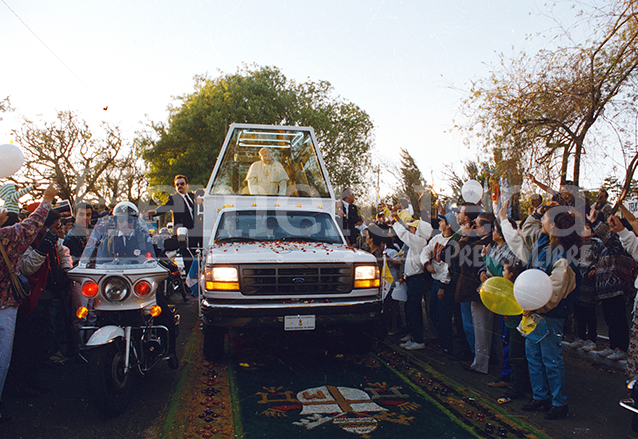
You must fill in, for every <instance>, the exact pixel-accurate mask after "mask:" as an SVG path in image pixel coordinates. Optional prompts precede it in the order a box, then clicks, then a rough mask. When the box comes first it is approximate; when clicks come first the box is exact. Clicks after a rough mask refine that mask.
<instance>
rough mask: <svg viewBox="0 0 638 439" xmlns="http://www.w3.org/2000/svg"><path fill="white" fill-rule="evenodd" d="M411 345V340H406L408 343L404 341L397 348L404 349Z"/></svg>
mask: <svg viewBox="0 0 638 439" xmlns="http://www.w3.org/2000/svg"><path fill="white" fill-rule="evenodd" d="M411 344H412V340H408V341H404V342H403V343H401V344H400V345H399V346H401V347H402V348H405V347H408V346H410V345H411Z"/></svg>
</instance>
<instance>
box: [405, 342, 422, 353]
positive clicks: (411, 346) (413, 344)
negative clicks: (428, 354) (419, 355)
mask: <svg viewBox="0 0 638 439" xmlns="http://www.w3.org/2000/svg"><path fill="white" fill-rule="evenodd" d="M405 349H407V350H408V351H416V350H418V349H425V343H417V342H415V341H412V342H410V344H409V345H407V346H405Z"/></svg>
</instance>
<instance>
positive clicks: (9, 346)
mask: <svg viewBox="0 0 638 439" xmlns="http://www.w3.org/2000/svg"><path fill="white" fill-rule="evenodd" d="M175 187H176V191H177V194H176V195H174V196H171V197H170V198H169V200H168V201H167V202H166V203H165V204H164V205H162V206H159V207H158V208H157V209H156V210H154V211H149V212H145V214H146V216H148V217H153V216H158V215H162V214H163V213H166V212H168V211H172V212H173V217H174V221H175V227H180V226H185V227H187V228H188V229H191V230H192V229H193V228H194V227H196V223H197V222H196V221H194V217H196V212H195V210H194V209H195V203H194V200H196V197H195V195H194V194H192V193H190V192H188V180H187V178H186V177H185V176H183V175H178V176H176V177H175ZM25 189H26V190H22V191H17V190H16V188H15V186H13V187H11V188H9V189H5V190H4V191H3V192H2V194H0V196H1V197H2V198H3V199H4V200H5V204H4V206H5V207H4V208H2V209H0V224H2V226H1V227H0V247H2V253H6V258H4V257H3V258H0V261H2V262H0V396H2V395H5V396H6V395H11V396H13V397H27V398H28V397H37V396H39V395H40V394H42V393H47V392H50V391H51V390H52V388H51V387H50V386H49V385H48V384H47V383H45V382H43V380H41V379H40V373H41V370H42V368H43V367H59V366H63V365H64V364H65V363H66V362H67V361H69V359H71V358H79V355H80V354H81V352H80V349H81V347H82V346H83V345H84V344H85V343H86V341H87V338H88V336H89V334H85V333H84V330H83V329H82V328H83V327H85V326H90V325H91V324H94V323H95V321H94V320H95V314H93V313H89V314H88V316H86V317H84V318H79V317H78V316H76V315H75V313H74V312H73V310H76V309H78V308H79V307H88V308H91V306H90V304H89V302H90V301H91V300H92V299H89V298H87V297H86V296H84V295H83V294H82V292H81V285H80V283H79V282H72V281H71V280H70V279H69V277H68V276H67V272H68V271H69V270H70V269H72V268H73V267H74V266H77V265H78V263H79V262H80V259H81V257H82V254H83V252H84V249H85V247H86V246H87V242H88V241H89V237H90V236H91V233H92V230H93V227H94V226H95V224H96V222H97V221H98V219H99V218H101V217H104V216H110V215H112V214H113V215H116V216H117V212H114V211H113V210H114V209H115V210H117V208H118V206H119V205H122V204H126V205H130V206H131V209H130V210H132V211H134V212H133V214H134V216H135V217H136V218H137V217H138V216H141V215H140V214H139V211H138V210H137V207H135V206H134V205H133V204H131V203H120V204H118V205H117V206H113V207H112V208H110V209H108V208H105V207H103V206H102V207H99V206H94V205H92V204H90V203H86V202H79V203H76V204H75V206H73V207H72V208H71V206H69V204H68V203H63V202H58V203H56V201H55V200H56V196H57V190H56V188H55V186H54V185H50V186H49V187H47V188H46V189H45V190H44V195H43V197H42V201H41V202H40V203H31V204H29V205H27V206H25V207H24V209H20V208H19V205H18V198H19V197H20V196H21V195H23V194H25V193H26V192H27V191H30V190H32V189H33V187H31V186H30V187H28V188H25ZM180 195H181V197H180ZM127 215H128V216H131V215H130V214H127ZM136 218H133V219H136ZM125 222H126V221H125ZM129 222H130V221H129ZM127 224H128V223H127ZM118 227H119V217H118ZM151 235H154V236H150V235H149V238H148V239H149V245H151V244H153V245H154V247H155V249H154V251H155V254H156V255H160V254H162V252H163V251H164V250H165V249H164V243H165V242H167V239H168V238H170V237H171V235H172V232H171V231H170V230H168V229H167V228H162V229H161V230H159V232H157V233H151ZM190 239H191V240H192V242H191V243H192V245H193V246H198V245H201V243H200V242H199V241H198V238H197V236H195V237H193V236H192V235H191V236H190ZM199 240H201V236H200V237H199ZM103 247H106V245H105V246H103ZM178 251H181V252H182V258H183V260H184V262H185V264H189V265H190V264H191V263H192V257H189V256H191V253H190V251H189V247H188V246H187V247H186V248H185V249H178ZM12 275H16V276H18V275H19V276H20V277H21V278H22V279H24V280H25V282H26V283H28V286H29V291H30V294H29V295H28V296H26V297H24V298H20V297H17V296H16V295H15V294H14V293H13V290H12V287H11V282H12V280H11V277H12ZM183 296H184V294H183ZM186 300H187V298H186V297H185V296H184V301H186ZM158 301H159V296H158ZM166 315H167V316H168V315H169V313H166ZM171 319H172V318H171ZM169 332H170V331H169ZM168 358H169V366H170V367H172V368H177V367H178V364H179V363H178V360H177V357H176V355H175V342H174V334H171V343H169V356H168ZM1 406H2V401H1V400H0V423H2V422H6V421H7V420H8V419H7V417H3V416H2V410H1Z"/></svg>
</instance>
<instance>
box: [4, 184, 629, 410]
mask: <svg viewBox="0 0 638 439" xmlns="http://www.w3.org/2000/svg"><path fill="white" fill-rule="evenodd" d="M530 179H531V181H532V182H536V180H535V179H534V178H533V176H530ZM174 182H175V189H176V194H174V195H173V196H171V197H170V198H169V200H168V201H167V202H166V203H165V204H164V205H162V206H159V207H158V208H157V209H155V210H152V211H148V212H146V214H147V215H148V216H155V215H160V214H163V213H166V212H168V211H172V212H173V218H174V220H175V222H176V223H175V227H178V226H180V225H182V226H186V227H187V228H188V229H190V230H192V231H194V232H195V233H193V235H191V236H192V241H191V242H189V247H192V248H195V247H198V246H201V234H197V233H196V231H197V227H198V221H197V204H198V198H197V196H196V195H195V194H193V193H191V192H189V190H188V179H187V178H186V177H185V176H183V175H178V176H176V177H175V179H174ZM539 186H540V187H541V189H543V190H545V191H546V192H547V193H548V194H549V196H550V197H551V199H548V200H547V202H543V198H542V197H541V196H539V195H533V196H532V197H530V205H531V207H530V211H529V215H527V217H526V218H524V219H522V220H520V221H514V220H512V219H511V218H509V216H510V215H509V214H510V212H511V209H510V208H509V205H508V202H503V203H499V204H495V205H494V206H490V207H491V208H490V209H489V210H491V211H492V212H488V211H486V209H485V208H484V206H481V205H477V204H474V203H469V202H465V203H462V204H461V205H459V206H458V207H452V208H446V207H445V206H443V205H438V206H437V208H436V215H434V216H432V215H431V214H430V209H429V208H424V206H421V203H419V206H417V210H416V212H415V209H414V207H413V206H412V205H411V203H410V202H409V200H407V199H399V200H396V202H395V203H393V204H392V205H389V204H388V205H386V204H380V205H379V210H378V213H377V215H376V217H375V218H374V220H373V221H369V222H366V221H364V220H363V218H362V217H361V215H360V213H359V210H358V208H357V206H356V204H355V195H354V192H353V191H352V190H351V189H346V190H345V191H343V193H342V196H341V200H340V201H339V202H338V203H337V206H336V215H337V219H338V221H339V223H340V226H341V228H342V231H343V233H344V236H345V237H346V239H347V242H348V244H349V245H351V246H353V247H358V248H360V249H363V250H366V251H369V252H370V253H372V254H373V255H375V256H376V258H377V260H378V262H379V267H380V269H381V270H382V271H384V272H385V271H389V275H390V276H389V277H391V279H393V281H392V283H391V285H390V286H389V288H385V289H384V310H385V313H384V315H385V316H386V322H385V324H386V325H387V329H388V332H389V335H391V336H397V337H399V338H400V339H401V344H400V346H401V348H403V349H406V350H410V351H418V350H421V349H425V347H426V344H427V343H429V341H428V340H426V339H425V331H424V318H427V319H428V320H429V322H430V326H431V327H432V328H433V330H434V333H435V334H436V339H435V342H436V345H437V348H438V349H440V350H441V352H442V353H443V354H445V355H448V356H450V357H453V358H455V359H457V360H460V361H463V367H464V368H465V369H466V370H467V371H468V372H469V373H476V374H487V373H488V369H489V368H490V366H492V367H498V371H499V378H498V379H497V380H495V381H493V382H491V383H490V385H491V386H493V387H499V388H503V389H504V391H505V393H504V395H503V397H504V398H507V399H523V398H526V397H528V396H531V399H530V400H529V402H528V403H527V404H525V405H524V406H522V410H526V411H538V410H546V411H547V413H546V415H545V417H546V418H547V419H560V418H563V417H565V416H566V415H567V413H568V404H567V392H566V384H565V364H564V361H563V356H562V355H563V354H562V343H564V342H566V343H569V345H570V346H571V347H573V348H575V349H582V350H586V351H593V352H595V353H596V354H597V355H600V356H601V357H603V356H604V357H606V358H608V359H609V360H612V361H621V360H627V372H628V374H629V375H630V376H632V377H633V376H635V375H637V374H638V324H636V322H635V321H634V322H633V324H632V325H630V324H629V321H628V318H627V305H628V304H629V303H632V301H633V299H634V297H635V292H636V286H638V279H637V278H636V260H638V237H637V236H636V234H635V233H634V232H633V231H634V230H638V221H636V219H635V218H634V217H633V215H631V213H630V212H629V211H628V210H627V209H626V208H624V207H623V206H621V213H622V218H621V217H619V216H616V215H615V214H613V213H612V208H611V206H610V205H609V204H608V202H607V198H608V194H607V192H606V191H605V190H604V189H602V190H601V191H600V192H599V194H598V197H597V199H596V202H595V203H594V204H593V205H591V206H585V204H584V199H583V198H582V196H581V194H580V192H579V191H578V190H574V187H573V186H570V185H567V184H564V185H563V186H561V189H560V190H558V191H552V190H551V188H549V187H547V186H543V185H539ZM55 197H56V190H55V187H54V186H49V187H48V188H47V189H46V190H45V191H44V195H43V198H42V201H41V202H40V203H36V204H32V205H30V206H29V211H28V212H23V215H22V217H24V218H23V219H21V218H20V215H17V214H13V213H15V212H12V214H10V212H9V211H7V210H6V209H5V210H3V211H1V212H0V223H2V227H1V228H0V244H1V245H2V246H3V247H4V249H5V250H6V254H7V257H6V258H4V260H3V262H1V263H0V335H1V336H0V395H2V393H3V392H6V394H12V395H15V396H25V397H33V396H37V395H39V394H41V393H44V392H48V391H50V390H51V388H50V387H49V386H48V385H47V384H46V383H43V382H42V381H40V379H39V370H40V369H41V368H42V367H43V366H47V365H48V366H58V365H64V363H65V362H66V361H68V359H69V358H71V357H74V356H77V354H78V347H79V346H81V345H82V342H83V341H85V340H83V337H84V336H85V334H83V333H82V330H81V327H82V326H83V325H84V324H85V323H87V322H88V321H83V320H81V319H79V318H78V317H76V316H75V315H73V314H72V313H70V310H72V309H76V308H78V307H80V306H87V301H89V300H90V299H88V298H86V297H85V296H83V295H82V294H81V291H80V290H79V285H78V283H74V282H71V281H70V280H69V279H68V277H67V276H66V271H68V270H69V269H71V268H72V267H74V266H76V265H77V264H78V262H79V260H80V258H81V255H82V253H83V251H84V248H85V246H86V245H87V241H88V239H89V236H90V234H91V230H92V226H93V225H94V224H95V221H96V220H97V218H98V217H100V216H102V215H108V214H109V211H108V210H103V209H96V208H95V207H94V206H92V205H91V204H88V203H83V202H80V203H77V204H76V205H75V206H73V208H72V209H70V208H69V206H66V209H63V208H61V207H62V206H60V207H58V208H52V204H53V202H54V199H55ZM8 206H9V207H11V208H12V209H15V208H14V207H12V205H11V204H9V205H8ZM65 210H68V212H66V211H65ZM137 213H138V214H139V212H137ZM419 217H420V218H419ZM200 227H201V224H200ZM168 237H170V232H169V231H168V230H167V229H161V230H160V231H159V233H158V234H157V235H156V236H155V237H154V238H153V243H154V244H155V245H156V247H158V248H159V249H160V250H161V247H162V242H163V241H164V240H165V239H167V238H168ZM3 251H4V250H3ZM183 256H186V254H184V255H183ZM188 259H189V258H188V257H185V263H189V262H190V261H189V260H188ZM189 265H190V264H189ZM532 268H534V269H538V270H542V271H543V272H545V273H546V274H547V275H548V276H549V277H550V279H551V281H552V286H553V287H552V294H551V298H550V299H549V302H548V303H546V304H545V305H544V306H542V307H540V308H538V309H535V310H526V311H525V312H524V313H523V314H522V315H518V316H503V315H498V314H495V313H494V312H492V311H491V310H490V309H488V308H487V307H486V305H485V304H484V303H483V301H482V299H481V295H480V291H481V285H482V284H483V283H484V282H486V281H487V280H488V279H490V278H492V277H495V276H501V277H503V278H505V279H508V280H510V281H512V282H514V281H515V280H516V278H517V277H518V276H519V275H520V274H521V273H523V272H524V271H525V270H526V269H532ZM10 273H15V274H17V273H20V274H21V275H24V276H25V277H26V278H27V280H28V283H29V285H30V289H31V294H30V296H28V297H27V298H26V299H24V300H22V301H19V300H17V299H16V297H14V296H13V295H12V292H11V288H10V282H11V276H10ZM384 278H387V277H386V276H385V273H384ZM424 305H425V306H424ZM598 306H601V307H602V312H603V316H604V320H605V323H606V324H607V326H608V328H609V345H608V346H602V349H599V350H596V349H597V348H598V347H601V346H600V345H601V342H600V339H599V337H598V332H597V324H598V322H597V320H596V315H597V314H596V308H597V307H598ZM524 317H530V318H532V319H533V320H534V321H535V323H536V329H534V330H533V331H532V332H531V333H529V334H523V332H524V331H523V332H521V331H519V330H517V328H518V327H519V325H520V324H521V322H522V320H523V318H524ZM90 318H91V316H90V315H89V316H88V317H86V319H90ZM571 319H573V321H574V322H575V326H576V330H575V331H574V333H573V334H572V335H571V336H567V337H566V336H565V332H566V331H565V329H566V321H567V322H571V321H572V320H571ZM88 323H90V322H88ZM630 327H631V329H630ZM572 338H573V340H572ZM7 374H9V378H8V379H7ZM5 383H6V384H7V385H6V386H5ZM3 420H4V419H3V418H2V415H1V412H0V421H3Z"/></svg>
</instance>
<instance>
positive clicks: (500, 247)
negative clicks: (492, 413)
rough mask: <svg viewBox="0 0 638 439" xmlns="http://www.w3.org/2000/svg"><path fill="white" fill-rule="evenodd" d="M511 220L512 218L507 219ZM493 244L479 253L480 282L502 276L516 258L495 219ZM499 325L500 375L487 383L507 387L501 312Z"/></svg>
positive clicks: (506, 350) (505, 336)
mask: <svg viewBox="0 0 638 439" xmlns="http://www.w3.org/2000/svg"><path fill="white" fill-rule="evenodd" d="M508 221H512V220H508ZM492 241H493V244H490V245H488V246H486V247H485V248H484V249H483V252H482V253H481V254H482V256H483V260H484V261H485V267H483V268H482V269H481V271H480V272H479V276H480V279H481V282H483V283H484V282H486V281H487V280H488V279H490V278H492V277H494V276H500V277H502V276H503V269H504V266H505V264H506V263H510V264H511V263H513V262H515V261H516V260H518V258H517V257H516V255H514V253H513V252H512V250H511V249H510V248H509V245H507V242H505V238H504V237H503V232H502V229H501V226H500V224H499V223H498V222H497V221H495V222H494V228H493V230H492ZM498 320H499V326H500V331H501V339H502V340H501V342H502V344H503V366H502V368H501V377H500V378H499V379H498V380H497V381H494V382H491V383H489V386H490V387H509V381H510V365H509V356H508V354H509V328H508V327H507V326H506V325H505V318H504V317H503V315H502V314H498Z"/></svg>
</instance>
